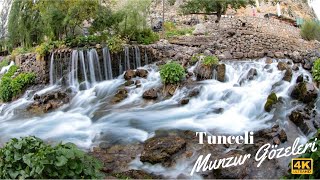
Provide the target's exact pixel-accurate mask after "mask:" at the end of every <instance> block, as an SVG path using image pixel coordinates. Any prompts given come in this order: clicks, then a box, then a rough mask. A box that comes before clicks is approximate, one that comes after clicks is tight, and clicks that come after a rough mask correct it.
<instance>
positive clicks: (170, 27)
mask: <svg viewBox="0 0 320 180" xmlns="http://www.w3.org/2000/svg"><path fill="white" fill-rule="evenodd" d="M164 28H165V33H166V37H167V38H171V37H176V36H184V35H187V34H192V32H193V31H194V28H178V27H176V25H175V24H174V23H173V22H165V23H164Z"/></svg>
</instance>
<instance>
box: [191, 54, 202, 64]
mask: <svg viewBox="0 0 320 180" xmlns="http://www.w3.org/2000/svg"><path fill="white" fill-rule="evenodd" d="M204 57H205V56H204V55H203V54H194V55H193V56H192V57H191V62H190V63H191V65H195V64H196V63H197V62H198V61H200V60H201V59H202V58H204Z"/></svg>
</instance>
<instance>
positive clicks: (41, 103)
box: [27, 91, 70, 114]
mask: <svg viewBox="0 0 320 180" xmlns="http://www.w3.org/2000/svg"><path fill="white" fill-rule="evenodd" d="M33 99H34V102H33V103H32V104H31V105H30V106H29V107H28V108H27V109H28V111H31V112H34V113H40V114H41V113H46V112H49V111H51V110H54V109H57V108H59V107H61V106H63V105H64V104H67V103H69V101H70V97H69V94H68V93H66V92H65V91H54V92H49V93H47V94H43V95H41V96H40V95H38V94H35V95H34V97H33Z"/></svg>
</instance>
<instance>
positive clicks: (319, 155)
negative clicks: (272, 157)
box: [285, 129, 320, 179]
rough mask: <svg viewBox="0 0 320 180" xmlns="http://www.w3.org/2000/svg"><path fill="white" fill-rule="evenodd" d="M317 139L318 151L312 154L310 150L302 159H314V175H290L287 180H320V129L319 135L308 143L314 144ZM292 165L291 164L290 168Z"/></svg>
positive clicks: (319, 130) (316, 146)
mask: <svg viewBox="0 0 320 180" xmlns="http://www.w3.org/2000/svg"><path fill="white" fill-rule="evenodd" d="M315 138H317V141H316V142H315V148H317V151H315V152H312V151H311V149H310V148H308V150H307V151H306V153H305V154H302V155H301V156H300V158H312V159H313V174H302V175H301V174H290V175H288V176H286V177H285V178H287V179H319V178H320V151H319V149H320V129H318V131H317V133H316V134H315V136H314V137H313V138H311V139H310V140H309V141H308V143H312V142H314V141H315ZM291 165H292V164H291V163H290V164H289V167H290V166H291Z"/></svg>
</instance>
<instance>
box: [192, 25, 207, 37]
mask: <svg viewBox="0 0 320 180" xmlns="http://www.w3.org/2000/svg"><path fill="white" fill-rule="evenodd" d="M206 32H207V31H206V27H205V26H204V25H203V24H197V25H196V28H195V30H194V31H193V32H192V34H193V35H195V36H199V35H205V34H206Z"/></svg>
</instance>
